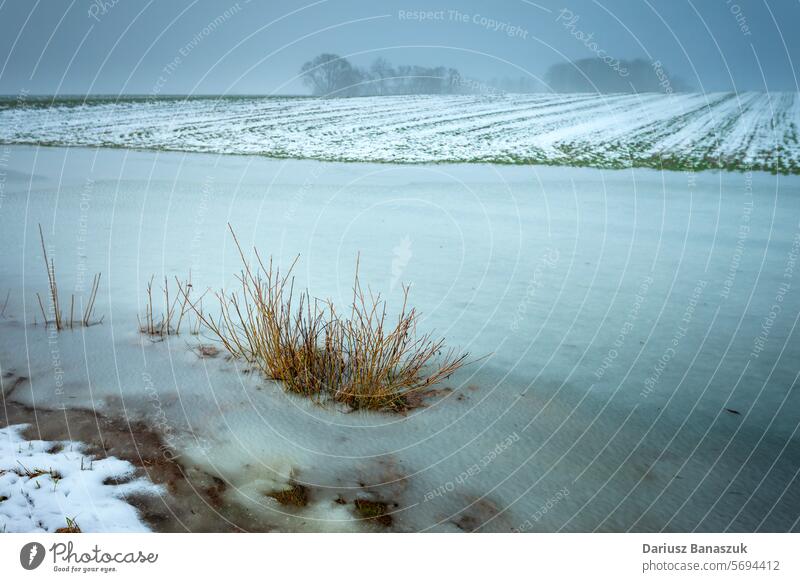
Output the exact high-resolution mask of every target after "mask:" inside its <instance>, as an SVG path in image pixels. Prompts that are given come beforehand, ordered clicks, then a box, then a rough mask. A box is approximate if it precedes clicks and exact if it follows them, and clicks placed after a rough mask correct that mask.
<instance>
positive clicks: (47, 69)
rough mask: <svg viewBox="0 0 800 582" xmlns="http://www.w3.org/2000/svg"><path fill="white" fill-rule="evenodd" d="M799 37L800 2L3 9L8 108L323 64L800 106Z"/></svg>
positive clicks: (286, 1)
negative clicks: (646, 86)
mask: <svg viewBox="0 0 800 582" xmlns="http://www.w3.org/2000/svg"><path fill="white" fill-rule="evenodd" d="M418 11H427V12H429V14H426V15H425V16H426V18H425V19H424V20H420V19H419V18H418V17H417V15H416V14H415V12H418ZM576 17H577V18H576ZM798 24H800V3H798V2H797V1H796V0H782V1H769V2H766V1H764V0H736V2H734V1H730V2H728V1H726V0H692V1H688V0H641V1H636V2H633V1H626V0H613V1H612V0H604V1H602V2H598V1H593V0H562V1H559V2H550V1H548V0H537V1H536V2H532V1H527V0H494V1H489V0H486V1H481V0H461V1H458V2H456V1H451V2H436V1H435V0H434V1H431V0H425V1H424V2H423V1H414V0H409V1H394V0H390V1H383V0H372V1H367V0H363V1H362V0H318V1H316V2H311V1H306V0H264V1H259V0H250V1H247V0H239V1H238V2H228V1H227V0H216V1H210V0H195V1H180V0H177V1H169V2H168V1H163V0H162V1H158V2H156V1H152V0H151V1H146V0H44V1H42V0H0V64H1V65H2V68H0V93H2V94H11V95H13V94H18V93H20V92H22V91H25V92H28V93H30V94H87V93H104V94H119V93H142V94H252V93H266V94H270V93H304V92H306V90H305V88H304V87H303V85H302V83H300V81H299V80H298V78H297V71H298V69H299V68H300V66H301V65H302V63H303V62H304V61H306V60H309V59H311V58H312V57H314V56H315V55H317V54H319V53H321V52H335V53H338V54H340V55H343V56H348V58H350V59H351V60H352V61H353V62H354V63H356V64H358V65H362V66H366V65H368V64H369V63H370V62H371V61H372V60H373V59H374V58H376V57H378V56H383V57H386V58H388V59H389V60H390V61H391V62H392V63H394V64H421V65H445V66H452V67H456V68H458V69H459V70H460V71H461V73H462V74H463V75H465V76H472V77H476V78H479V79H482V80H486V81H488V80H490V79H492V78H496V77H503V76H513V77H517V76H520V75H526V76H530V77H532V78H534V79H541V78H542V77H543V76H544V73H545V71H546V70H547V68H548V67H549V66H550V65H552V64H554V63H558V62H563V61H565V60H570V59H578V58H585V57H592V56H595V55H596V54H598V53H600V51H602V52H601V53H600V54H601V56H604V57H606V58H613V59H632V58H637V57H640V58H644V59H647V60H648V61H661V63H663V65H664V66H665V67H666V68H667V69H668V70H670V71H671V72H672V73H673V74H677V75H680V76H681V77H683V78H684V79H685V80H686V81H687V82H688V83H689V84H690V85H692V86H694V87H695V88H696V89H698V90H705V91H717V90H731V89H736V90H740V91H741V90H765V89H768V90H791V91H796V90H798V85H797V78H796V76H795V71H794V63H797V64H798V65H800V35H798V34H797V26H798ZM590 35H591V36H590ZM587 37H590V38H589V40H587Z"/></svg>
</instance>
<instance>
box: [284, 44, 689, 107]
mask: <svg viewBox="0 0 800 582" xmlns="http://www.w3.org/2000/svg"><path fill="white" fill-rule="evenodd" d="M618 65H619V66H618V67H616V68H612V67H609V66H608V64H607V63H606V62H604V61H603V60H602V59H599V58H591V59H581V60H577V61H572V62H567V63H558V64H556V65H553V66H551V67H550V68H549V69H548V70H547V73H546V74H545V82H544V83H541V82H539V81H537V80H536V79H534V78H532V77H523V76H520V77H507V76H506V77H501V78H498V77H495V78H492V79H491V80H490V81H488V82H484V81H479V80H477V79H473V78H470V77H464V76H462V75H461V73H459V71H458V69H454V68H452V67H443V66H438V67H425V66H420V65H398V66H394V65H392V64H391V63H390V62H389V61H388V60H386V59H385V58H383V57H380V58H377V59H375V60H374V61H373V62H372V64H371V65H370V66H369V67H368V68H362V67H358V66H356V65H353V64H352V63H351V62H350V61H349V60H347V59H346V58H344V57H341V56H339V55H336V54H333V53H323V54H321V55H319V56H317V57H315V58H314V59H312V60H310V61H308V62H306V63H304V64H303V66H302V67H301V69H300V75H301V78H302V80H303V83H304V84H305V85H306V86H307V87H308V88H309V89H310V90H311V92H312V94H314V95H316V96H320V97H359V96H369V95H412V94H414V95H446V94H451V95H452V94H502V93H539V92H548V91H552V92H556V93H578V92H592V93H594V92H600V93H620V92H623V93H624V92H650V91H656V92H662V93H672V92H681V91H689V90H690V87H689V86H688V85H687V83H685V82H684V81H683V80H682V79H681V78H679V77H676V76H673V75H672V74H670V73H669V72H668V71H667V70H666V68H665V67H664V66H663V65H662V64H661V63H660V62H658V61H655V62H652V63H651V62H649V61H645V60H644V59H634V60H631V61H625V60H622V61H619V63H618Z"/></svg>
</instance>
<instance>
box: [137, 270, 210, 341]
mask: <svg viewBox="0 0 800 582" xmlns="http://www.w3.org/2000/svg"><path fill="white" fill-rule="evenodd" d="M154 280H155V275H153V276H152V277H150V280H149V281H148V282H147V291H146V299H145V309H144V314H143V316H142V317H140V318H139V331H140V332H141V333H143V334H145V335H149V336H151V338H154V339H164V338H165V337H166V336H169V335H180V333H181V326H182V325H183V324H184V322H185V321H184V320H188V315H189V313H190V312H192V311H193V309H191V308H190V307H189V306H190V302H191V295H192V291H193V287H192V274H191V272H190V273H189V277H188V278H187V279H186V280H185V281H181V280H180V279H178V277H175V284H176V287H175V289H173V290H172V292H171V291H170V282H169V279H168V278H167V277H164V286H163V287H162V288H161V293H160V295H161V297H162V298H163V301H162V309H161V310H157V307H156V306H155V304H154V301H153V281H154ZM203 295H205V293H204V294H203ZM202 299H203V298H202V296H201V297H200V299H198V300H197V301H196V303H197V307H195V308H194V310H196V311H198V312H200V313H202ZM186 324H187V325H190V326H191V333H192V335H197V334H198V333H199V325H200V320H199V319H196V320H195V322H194V323H193V324H192V323H191V322H189V321H186Z"/></svg>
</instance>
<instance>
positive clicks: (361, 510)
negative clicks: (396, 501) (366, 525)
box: [353, 499, 392, 527]
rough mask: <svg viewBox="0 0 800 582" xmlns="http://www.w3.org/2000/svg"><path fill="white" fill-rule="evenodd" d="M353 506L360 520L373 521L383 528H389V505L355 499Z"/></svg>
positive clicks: (390, 522)
mask: <svg viewBox="0 0 800 582" xmlns="http://www.w3.org/2000/svg"><path fill="white" fill-rule="evenodd" d="M353 506H354V507H355V509H356V513H357V514H358V516H359V517H360V518H361V519H365V520H368V521H374V522H375V523H379V524H380V525H382V526H384V527H391V525H392V516H391V515H390V513H389V505H388V504H387V503H384V502H383V501H372V500H369V499H356V500H355V501H353Z"/></svg>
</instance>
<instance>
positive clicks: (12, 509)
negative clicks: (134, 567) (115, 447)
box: [0, 424, 160, 532]
mask: <svg viewBox="0 0 800 582" xmlns="http://www.w3.org/2000/svg"><path fill="white" fill-rule="evenodd" d="M25 428H26V425H21V424H18V425H13V426H9V427H6V428H0V531H4V532H54V531H56V530H57V529H59V528H63V527H66V526H67V524H68V520H71V521H74V522H75V523H76V524H77V525H78V527H80V529H81V531H83V532H146V531H149V528H148V527H147V526H146V525H145V524H144V523H142V521H141V520H140V519H139V516H138V515H137V512H136V509H135V508H134V507H133V506H132V505H130V504H129V503H127V502H126V501H125V500H124V497H125V496H126V495H130V494H134V493H137V494H142V493H144V494H157V493H159V492H160V488H159V487H158V486H156V485H153V484H152V483H150V482H149V481H147V480H145V479H141V478H133V474H134V466H133V465H131V464H130V463H129V462H127V461H123V460H121V459H117V458H115V457H107V458H105V459H95V458H93V457H92V456H89V455H86V454H84V453H83V449H84V445H83V444H82V443H78V442H73V441H60V442H48V441H40V440H31V441H29V440H26V439H25V438H24V437H23V436H22V435H21V432H22V431H23V430H24V429H25ZM115 481H118V483H116V482H115Z"/></svg>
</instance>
